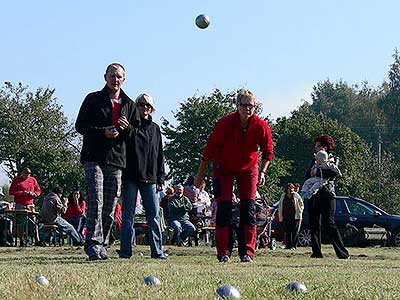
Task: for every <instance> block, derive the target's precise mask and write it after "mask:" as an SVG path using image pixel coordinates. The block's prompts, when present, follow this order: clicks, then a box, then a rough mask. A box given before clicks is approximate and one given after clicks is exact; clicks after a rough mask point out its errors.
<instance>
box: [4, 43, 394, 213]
mask: <svg viewBox="0 0 400 300" xmlns="http://www.w3.org/2000/svg"><path fill="white" fill-rule="evenodd" d="M54 93H55V90H54V89H50V88H38V89H37V90H36V91H35V92H31V91H29V90H28V88H27V87H26V86H23V85H22V84H21V83H19V84H17V85H13V84H12V83H8V82H6V83H5V84H4V86H3V87H2V88H1V89H0V163H1V164H2V166H3V168H4V170H5V171H6V173H7V175H8V177H10V178H14V177H15V176H17V173H18V170H20V169H21V168H23V167H25V166H29V167H30V168H31V169H32V170H34V172H35V174H34V175H35V177H37V179H38V181H39V182H40V183H41V186H42V187H43V190H44V193H46V192H47V191H48V190H49V189H51V187H52V186H54V185H61V186H63V187H64V188H65V189H66V190H73V189H75V188H77V187H80V188H82V187H83V186H84V182H83V170H82V167H81V165H80V163H79V150H80V145H81V140H80V136H79V135H78V134H77V133H76V132H75V130H74V129H73V125H72V124H69V123H68V119H67V118H66V116H65V115H64V113H63V111H62V108H61V106H60V105H59V104H57V99H56V98H55V97H54ZM235 94H236V91H232V92H228V93H223V92H221V91H220V90H218V89H216V90H214V91H213V92H211V93H210V94H209V95H203V96H192V97H189V98H188V99H186V100H185V101H183V102H181V103H180V105H179V107H178V108H177V110H176V111H174V112H173V116H174V118H175V120H174V121H173V122H172V120H167V119H162V125H161V128H162V131H163V134H164V138H165V146H164V151H165V157H166V162H167V164H168V169H169V173H168V179H169V180H171V181H172V182H175V183H178V182H183V181H184V180H185V178H186V177H187V176H188V175H190V174H195V173H196V171H197V167H198V165H199V162H200V158H201V153H202V151H203V148H204V146H205V144H206V142H207V139H208V136H209V134H210V133H211V131H212V128H213V126H214V124H215V122H216V121H217V120H218V119H219V118H220V117H221V116H223V115H224V114H226V113H228V112H231V111H234V110H235V109H236V106H235ZM311 99H312V102H311V103H307V102H304V103H303V104H302V105H301V106H299V107H298V108H297V109H296V110H294V111H293V112H291V115H290V116H289V117H281V118H278V119H277V120H272V119H271V118H270V117H269V116H268V115H263V111H262V106H261V104H259V105H258V107H257V113H258V115H260V116H261V117H264V118H265V119H266V120H267V121H268V122H269V124H270V126H271V129H272V133H273V139H274V143H275V157H274V159H273V161H272V164H271V166H270V168H269V170H268V173H267V184H266V186H265V187H263V188H262V189H261V190H260V193H261V194H265V195H266V196H267V197H268V199H270V201H271V202H275V201H276V200H277V199H279V195H280V193H282V189H283V186H284V185H285V184H286V183H287V182H299V183H302V182H303V181H304V179H303V177H304V172H305V169H306V167H307V166H308V164H309V161H310V159H311V158H312V153H313V144H314V143H313V139H314V138H315V137H316V136H317V135H318V134H320V133H326V134H330V135H332V136H333V137H334V138H335V140H336V142H337V147H336V149H335V154H337V155H338V156H339V157H340V160H341V163H340V167H341V170H342V173H343V177H341V178H340V179H339V180H338V182H337V183H338V184H337V194H339V195H352V196H356V197H360V198H364V199H365V200H368V201H370V202H372V203H375V204H376V205H378V206H380V207H382V208H384V209H386V210H387V211H388V212H392V213H399V212H400V179H399V178H400V176H399V175H400V164H399V160H400V134H399V132H400V122H399V118H400V55H399V53H398V51H397V50H395V51H394V53H393V63H392V64H391V65H390V68H389V71H388V78H387V79H386V80H385V81H384V82H383V83H382V84H381V85H380V86H378V87H372V86H370V85H369V84H368V82H362V83H361V84H352V85H350V84H348V83H347V82H345V81H343V80H339V81H337V82H331V81H330V80H329V79H328V80H325V81H323V82H318V83H317V84H316V85H315V86H314V87H313V91H312V93H311ZM208 176H209V178H211V170H208ZM209 186H210V185H209ZM6 189H7V187H5V190H6ZM211 192H212V191H211Z"/></svg>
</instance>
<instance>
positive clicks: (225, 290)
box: [215, 284, 240, 300]
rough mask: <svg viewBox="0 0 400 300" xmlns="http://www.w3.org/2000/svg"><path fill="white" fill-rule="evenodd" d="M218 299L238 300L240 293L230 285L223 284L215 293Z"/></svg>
mask: <svg viewBox="0 0 400 300" xmlns="http://www.w3.org/2000/svg"><path fill="white" fill-rule="evenodd" d="M215 293H216V294H217V296H218V297H220V298H219V300H238V299H240V293H239V291H238V290H237V288H235V287H234V286H232V285H229V284H225V285H221V286H220V287H219V288H217V290H216V291H215Z"/></svg>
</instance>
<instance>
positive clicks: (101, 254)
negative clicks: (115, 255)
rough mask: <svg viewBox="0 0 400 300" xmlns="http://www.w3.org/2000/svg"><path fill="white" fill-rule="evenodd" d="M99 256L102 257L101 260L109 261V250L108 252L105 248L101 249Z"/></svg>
mask: <svg viewBox="0 0 400 300" xmlns="http://www.w3.org/2000/svg"><path fill="white" fill-rule="evenodd" d="M99 255H100V258H101V259H102V260H106V259H108V255H107V250H106V248H105V247H101V248H100V253H99Z"/></svg>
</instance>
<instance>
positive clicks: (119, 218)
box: [114, 202, 122, 230]
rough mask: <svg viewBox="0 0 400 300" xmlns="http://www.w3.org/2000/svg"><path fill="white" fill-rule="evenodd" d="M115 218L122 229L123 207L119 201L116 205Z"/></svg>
mask: <svg viewBox="0 0 400 300" xmlns="http://www.w3.org/2000/svg"><path fill="white" fill-rule="evenodd" d="M114 219H115V221H117V224H118V229H119V230H121V229H122V207H121V204H119V203H118V202H117V205H115V213H114Z"/></svg>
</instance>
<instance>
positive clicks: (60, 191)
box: [52, 186, 64, 195]
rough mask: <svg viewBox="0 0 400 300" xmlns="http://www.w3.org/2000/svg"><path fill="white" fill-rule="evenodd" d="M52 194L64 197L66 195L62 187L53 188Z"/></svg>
mask: <svg viewBox="0 0 400 300" xmlns="http://www.w3.org/2000/svg"><path fill="white" fill-rule="evenodd" d="M52 192H53V193H55V194H57V195H62V194H63V193H64V190H63V189H62V187H59V186H56V187H54V188H53V190H52Z"/></svg>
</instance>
